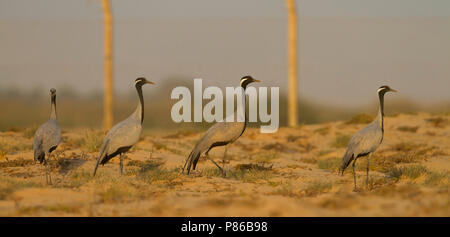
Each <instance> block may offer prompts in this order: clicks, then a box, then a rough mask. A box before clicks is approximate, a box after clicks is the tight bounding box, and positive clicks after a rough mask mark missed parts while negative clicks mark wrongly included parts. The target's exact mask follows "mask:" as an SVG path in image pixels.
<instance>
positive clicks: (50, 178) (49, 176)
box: [48, 154, 53, 185]
mask: <svg viewBox="0 0 450 237" xmlns="http://www.w3.org/2000/svg"><path fill="white" fill-rule="evenodd" d="M51 155H52V154H49V155H48V162H50V157H51ZM48 179H49V181H50V185H52V184H53V183H52V173H51V170H50V164H49V165H48Z"/></svg>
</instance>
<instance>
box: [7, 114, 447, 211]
mask: <svg viewBox="0 0 450 237" xmlns="http://www.w3.org/2000/svg"><path fill="white" fill-rule="evenodd" d="M449 120H450V117H449V116H448V115H430V114H421V113H419V114H400V115H396V116H391V117H386V118H385V136H384V140H383V143H382V144H381V146H380V147H379V148H378V150H376V151H375V153H374V154H373V156H372V157H371V158H370V173H369V175H370V179H369V183H368V184H366V182H365V181H366V164H367V158H365V157H363V158H359V159H358V161H357V190H356V191H354V190H353V175H352V171H351V167H349V168H347V170H346V171H345V173H344V175H343V176H341V175H340V174H339V172H338V167H339V163H340V159H341V157H342V155H343V154H344V152H345V148H346V144H347V142H348V139H349V138H350V137H351V136H352V135H353V134H354V133H355V132H357V131H358V130H359V129H361V128H363V127H364V126H365V125H366V124H359V123H350V124H349V123H346V121H339V122H332V123H326V124H317V125H303V126H299V127H297V128H281V129H280V130H279V131H278V132H277V133H274V134H261V133H259V129H257V128H250V129H247V130H246V131H245V133H244V134H243V136H242V137H241V138H240V139H239V140H238V141H236V142H235V143H234V144H232V145H230V146H229V148H228V150H227V155H226V157H225V159H224V155H223V154H224V151H225V149H224V148H223V147H220V148H214V149H213V150H212V151H211V152H210V155H211V157H212V158H213V159H215V160H216V161H217V162H218V163H220V164H221V165H222V164H225V169H226V171H227V173H226V176H225V177H223V176H222V174H221V173H220V172H219V171H218V170H217V168H216V167H215V166H214V164H213V163H212V162H210V161H208V160H207V159H205V158H204V157H202V158H201V159H200V161H199V163H198V165H197V169H196V170H195V171H193V172H192V173H191V174H190V175H186V174H182V173H181V168H182V167H183V165H184V161H185V159H186V157H187V155H188V154H189V153H190V150H191V149H192V148H193V146H194V145H195V142H196V141H197V140H198V139H199V138H200V137H201V136H202V134H203V132H192V131H181V132H176V131H173V132H166V133H164V132H155V131H146V132H145V133H144V134H143V136H142V139H141V141H140V142H139V143H138V144H137V145H136V146H135V147H134V148H133V149H132V150H131V151H130V152H129V153H128V154H127V157H126V159H125V165H124V174H123V175H122V176H121V175H120V174H119V159H118V158H113V159H112V160H111V161H110V162H109V163H108V164H106V165H105V166H100V167H99V170H98V172H97V176H96V177H92V171H93V169H94V166H95V161H96V158H97V155H98V150H99V145H100V144H101V142H102V141H101V139H102V134H101V133H99V132H95V131H91V130H87V129H73V130H65V131H63V142H62V143H61V145H60V146H59V147H58V149H57V150H56V151H55V152H54V156H53V157H52V158H51V161H50V166H51V175H52V180H53V185H47V184H46V182H45V176H44V168H43V166H42V165H40V164H34V162H33V152H32V134H31V136H30V134H29V133H30V132H29V131H28V132H27V131H8V132H0V148H1V147H3V148H2V150H3V152H2V153H0V159H1V160H0V216H450V196H449V180H450V176H449V173H450V159H449V158H450V126H449ZM144 126H145V124H144Z"/></svg>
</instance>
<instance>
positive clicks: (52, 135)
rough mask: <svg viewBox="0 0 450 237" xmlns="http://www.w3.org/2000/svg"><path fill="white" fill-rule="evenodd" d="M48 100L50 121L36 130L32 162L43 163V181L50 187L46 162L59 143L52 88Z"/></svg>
mask: <svg viewBox="0 0 450 237" xmlns="http://www.w3.org/2000/svg"><path fill="white" fill-rule="evenodd" d="M50 98H51V112H50V119H49V120H48V121H47V122H46V123H44V124H42V125H41V126H40V127H39V128H38V129H37V130H36V133H35V134H34V139H33V151H34V162H35V163H36V162H37V161H39V163H40V164H42V163H44V166H45V181H46V182H47V184H50V185H51V184H52V177H51V175H50V168H49V165H48V161H49V160H50V154H51V153H52V151H54V150H55V149H56V148H57V147H58V145H59V143H60V142H61V129H60V128H59V125H58V121H57V117H56V90H55V89H54V88H52V89H50Z"/></svg>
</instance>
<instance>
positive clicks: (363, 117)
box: [345, 114, 374, 124]
mask: <svg viewBox="0 0 450 237" xmlns="http://www.w3.org/2000/svg"><path fill="white" fill-rule="evenodd" d="M373 120H374V117H373V116H372V115H368V114H358V115H356V116H353V117H352V118H351V119H350V120H348V121H347V122H345V124H368V123H370V122H372V121H373Z"/></svg>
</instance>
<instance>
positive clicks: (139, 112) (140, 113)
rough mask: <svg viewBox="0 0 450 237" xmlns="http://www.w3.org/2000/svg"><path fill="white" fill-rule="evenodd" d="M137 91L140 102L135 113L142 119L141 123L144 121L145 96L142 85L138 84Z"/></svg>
mask: <svg viewBox="0 0 450 237" xmlns="http://www.w3.org/2000/svg"><path fill="white" fill-rule="evenodd" d="M136 91H137V93H138V97H139V102H138V105H137V108H136V110H135V112H134V113H135V115H136V116H137V118H138V119H140V120H141V124H142V123H143V122H144V96H143V95H142V85H139V84H138V85H136Z"/></svg>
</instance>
